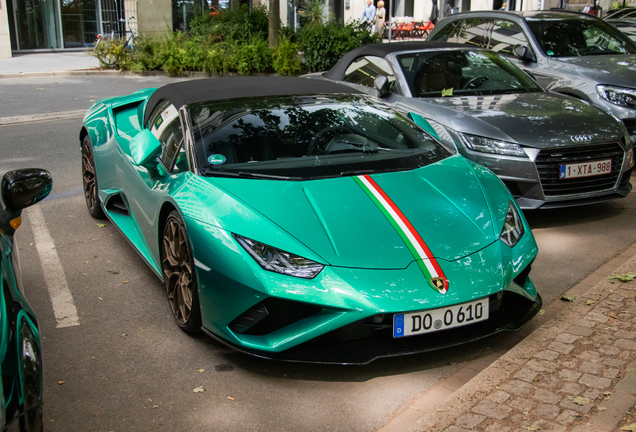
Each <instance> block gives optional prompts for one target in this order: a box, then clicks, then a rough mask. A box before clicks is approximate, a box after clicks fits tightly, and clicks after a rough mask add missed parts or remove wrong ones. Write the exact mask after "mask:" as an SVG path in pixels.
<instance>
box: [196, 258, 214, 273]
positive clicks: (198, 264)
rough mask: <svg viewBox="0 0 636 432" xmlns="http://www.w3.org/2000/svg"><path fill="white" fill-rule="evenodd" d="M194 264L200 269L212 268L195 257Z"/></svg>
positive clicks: (207, 269)
mask: <svg viewBox="0 0 636 432" xmlns="http://www.w3.org/2000/svg"><path fill="white" fill-rule="evenodd" d="M194 265H195V266H197V267H199V268H200V269H201V270H205V271H210V270H212V269H211V268H210V267H208V266H206V265H205V264H203V263H202V262H201V261H199V260H198V259H196V258H195V259H194Z"/></svg>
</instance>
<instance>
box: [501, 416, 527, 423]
mask: <svg viewBox="0 0 636 432" xmlns="http://www.w3.org/2000/svg"><path fill="white" fill-rule="evenodd" d="M506 420H510V421H511V422H513V423H517V424H519V425H524V424H526V423H528V416H527V415H525V414H515V415H513V416H512V417H508V418H507V419H506Z"/></svg>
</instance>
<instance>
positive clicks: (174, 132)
mask: <svg viewBox="0 0 636 432" xmlns="http://www.w3.org/2000/svg"><path fill="white" fill-rule="evenodd" d="M160 107H164V109H163V110H162V111H160V112H158V113H157V114H156V115H155V113H154V112H153V114H152V116H151V117H150V122H152V123H149V126H150V132H151V133H152V134H153V135H154V136H155V137H157V139H158V140H159V142H160V143H161V156H160V159H161V162H162V163H163V164H164V165H165V166H166V167H167V168H168V169H169V170H171V171H172V173H173V174H175V173H178V172H182V171H187V169H188V167H187V161H186V155H185V150H183V131H182V130H181V121H180V120H179V112H178V111H177V109H176V108H175V107H174V105H169V104H167V103H166V104H163V103H162V104H160V105H159V106H157V108H160Z"/></svg>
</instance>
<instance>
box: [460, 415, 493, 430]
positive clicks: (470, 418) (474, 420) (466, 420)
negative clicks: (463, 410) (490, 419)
mask: <svg viewBox="0 0 636 432" xmlns="http://www.w3.org/2000/svg"><path fill="white" fill-rule="evenodd" d="M484 420H486V416H483V415H479V414H472V413H467V414H464V415H463V416H461V417H460V418H458V419H457V421H456V422H455V424H456V425H457V426H459V427H463V428H466V429H473V428H474V427H475V426H477V425H478V424H480V423H481V422H483V421H484Z"/></svg>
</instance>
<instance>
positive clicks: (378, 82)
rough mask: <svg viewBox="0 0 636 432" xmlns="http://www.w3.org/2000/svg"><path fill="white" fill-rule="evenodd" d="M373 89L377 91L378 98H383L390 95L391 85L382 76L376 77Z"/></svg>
mask: <svg viewBox="0 0 636 432" xmlns="http://www.w3.org/2000/svg"><path fill="white" fill-rule="evenodd" d="M373 87H374V88H375V89H376V90H377V91H378V97H379V98H385V97H387V96H388V95H389V93H391V83H390V82H389V79H388V78H387V77H385V76H384V75H378V76H377V78H376V79H375V81H373Z"/></svg>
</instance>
